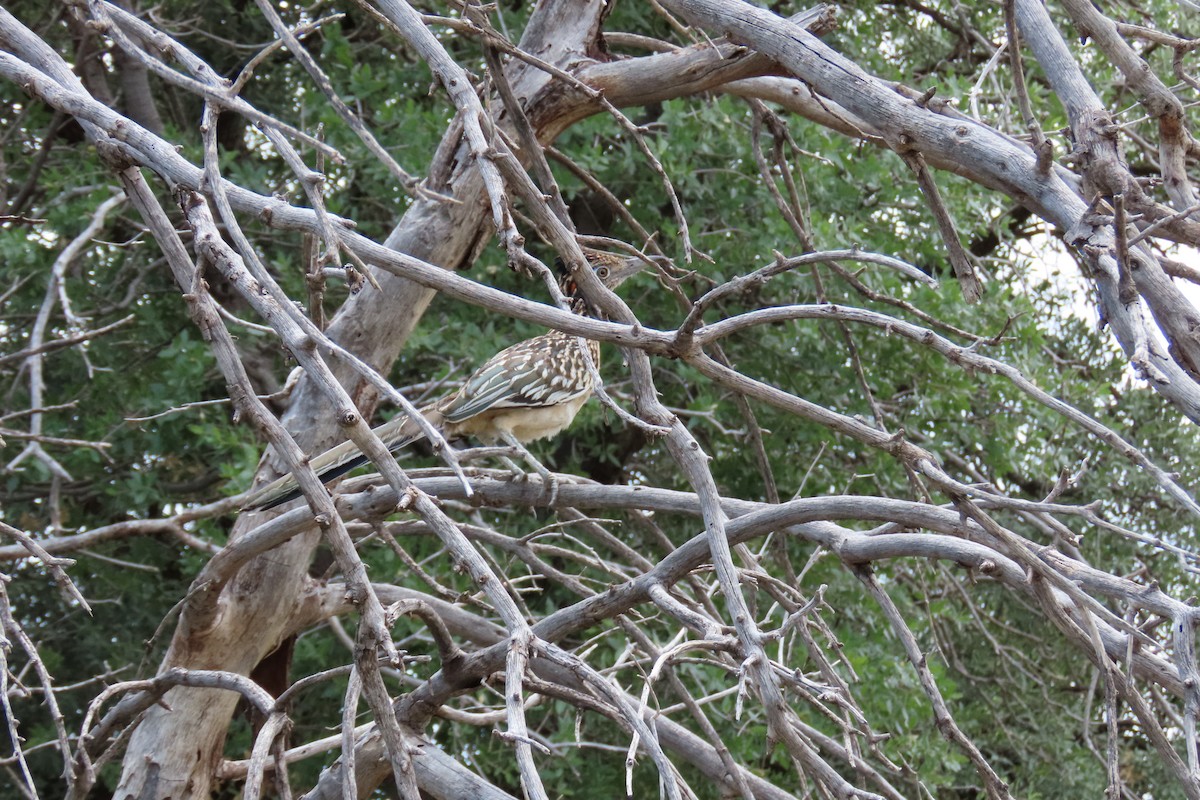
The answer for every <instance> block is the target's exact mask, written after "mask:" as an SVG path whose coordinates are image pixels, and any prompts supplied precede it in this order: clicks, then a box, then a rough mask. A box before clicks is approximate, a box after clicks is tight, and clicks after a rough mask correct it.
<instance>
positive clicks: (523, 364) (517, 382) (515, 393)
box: [440, 333, 592, 423]
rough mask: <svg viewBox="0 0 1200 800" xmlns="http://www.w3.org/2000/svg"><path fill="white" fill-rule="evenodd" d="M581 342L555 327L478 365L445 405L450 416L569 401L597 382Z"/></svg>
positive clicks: (458, 418)
mask: <svg viewBox="0 0 1200 800" xmlns="http://www.w3.org/2000/svg"><path fill="white" fill-rule="evenodd" d="M577 347H578V345H577V344H576V342H574V341H572V340H571V338H568V337H567V336H566V335H564V334H555V333H550V334H546V335H545V336H538V337H536V338H534V339H528V340H526V341H524V342H520V343H518V344H515V345H513V346H512V347H509V348H507V349H505V350H502V351H500V352H499V353H497V354H496V355H495V356H493V357H492V358H491V359H489V360H488V362H487V363H486V364H484V365H483V366H482V367H480V368H479V369H477V370H475V372H473V373H472V374H471V376H470V377H469V378H467V380H466V382H465V383H464V384H463V387H462V388H461V389H460V390H459V391H458V392H457V393H456V394H455V395H453V396H452V397H451V398H450V399H449V401H448V402H447V403H446V404H445V405H443V406H442V407H441V409H440V410H441V411H442V413H443V414H445V417H446V421H447V422H450V423H458V422H462V421H464V420H467V419H470V418H471V417H474V416H476V415H478V414H482V413H483V412H485V411H490V410H493V409H499V408H538V407H542V406H554V405H558V404H559V403H563V402H566V401H567V400H569V399H571V398H573V397H576V396H578V395H579V394H581V393H582V392H586V391H588V390H589V389H591V386H592V382H591V376H590V375H589V374H588V373H587V371H586V369H585V368H584V367H583V365H582V363H581V362H580V360H579V357H578V355H577V354H576V353H575V352H574V351H575V350H576V348H577Z"/></svg>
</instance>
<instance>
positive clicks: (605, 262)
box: [554, 247, 650, 300]
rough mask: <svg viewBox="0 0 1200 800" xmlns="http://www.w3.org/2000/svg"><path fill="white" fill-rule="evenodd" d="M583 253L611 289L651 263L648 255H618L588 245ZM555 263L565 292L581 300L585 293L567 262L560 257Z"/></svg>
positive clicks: (597, 275)
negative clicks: (580, 289)
mask: <svg viewBox="0 0 1200 800" xmlns="http://www.w3.org/2000/svg"><path fill="white" fill-rule="evenodd" d="M583 255H584V257H585V258H586V259H587V262H588V266H590V267H591V268H592V274H593V275H595V276H596V277H597V278H599V279H600V282H601V283H603V284H604V285H605V286H607V287H608V288H609V289H616V288H617V287H618V286H620V285H621V284H622V283H624V282H625V281H626V279H628V278H630V277H631V276H633V275H636V274H637V273H639V272H641V271H642V270H643V269H645V268H646V266H647V265H648V264H649V263H650V261H649V260H648V257H638V256H626V255H618V254H616V253H610V252H608V251H606V250H592V249H591V248H586V247H585V248H584V249H583ZM554 265H555V266H556V267H557V268H558V272H559V276H560V278H559V286H561V288H562V292H563V294H565V295H566V296H567V297H569V298H571V299H572V300H581V299H582V296H583V295H582V293H581V292H580V291H579V283H578V282H577V281H576V279H575V276H574V275H573V274H571V270H570V269H568V268H567V265H566V263H565V262H564V261H563V260H562V258H561V257H559V258H557V259H555V262H554Z"/></svg>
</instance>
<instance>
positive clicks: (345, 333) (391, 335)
mask: <svg viewBox="0 0 1200 800" xmlns="http://www.w3.org/2000/svg"><path fill="white" fill-rule="evenodd" d="M602 10H603V3H600V2H595V0H568V1H566V2H550V3H543V4H542V6H541V7H540V8H539V9H538V10H537V11H536V12H535V14H534V16H533V18H532V19H531V21H530V24H529V28H528V29H527V32H526V36H525V39H524V40H523V41H522V44H521V46H522V47H523V48H524V49H526V50H527V51H529V52H533V53H537V54H539V56H540V57H542V58H544V59H549V60H551V61H552V62H554V63H558V64H560V65H566V64H569V63H570V62H572V61H578V60H580V59H582V58H585V57H586V53H587V52H588V46H589V44H590V43H591V42H593V41H594V39H595V36H596V33H597V31H598V27H599V20H600V15H601V13H602ZM512 72H513V76H512V79H511V80H512V82H513V85H514V91H515V92H516V93H517V96H518V97H522V98H528V99H532V102H531V105H536V104H538V103H539V102H542V101H541V96H542V95H543V93H544V92H547V91H549V92H552V93H553V92H559V93H561V92H562V89H561V84H559V85H558V86H550V80H549V78H548V77H547V76H546V75H545V74H544V73H541V72H539V71H537V70H534V69H532V68H530V67H528V66H527V65H525V64H522V63H520V62H516V63H515V64H514V65H513V67H512ZM577 102H578V101H576V104H577ZM547 105H550V106H553V107H561V108H563V109H567V108H570V107H571V105H572V104H571V103H565V104H561V105H560V104H558V103H553V104H547ZM560 119H561V115H555V116H554V117H552V118H544V117H543V118H542V119H540V120H535V122H536V123H537V124H538V128H539V131H540V133H541V135H548V133H547V132H549V131H553V132H554V133H557V132H558V131H559V130H561V127H562V125H561V122H560ZM447 135H448V136H455V137H456V138H457V134H455V133H453V132H451V133H448V134H447ZM443 144H444V146H443V148H442V150H444V151H446V152H448V153H452V154H453V155H452V157H451V158H449V159H448V161H449V164H450V165H453V171H452V172H451V177H450V178H449V180H448V181H447V185H446V186H445V187H444V188H442V187H438V190H439V191H441V192H442V193H444V194H447V195H449V196H451V197H454V198H455V199H457V200H459V201H460V202H459V203H446V202H441V201H438V200H431V199H421V200H418V201H417V202H416V203H415V204H414V205H413V206H412V207H411V208H410V210H409V211H408V212H407V213H406V214H405V215H404V217H403V218H402V219H401V221H400V223H399V224H398V225H397V226H396V228H395V230H393V232H392V234H391V235H390V236H389V237H388V239H387V241H386V244H387V245H388V246H389V247H391V248H393V249H395V250H398V251H400V252H405V253H408V254H410V255H413V256H415V257H417V258H420V259H422V260H424V261H427V262H430V263H433V264H439V265H442V266H444V267H446V268H448V269H454V268H456V267H458V266H460V265H462V264H464V263H465V262H466V261H467V260H468V259H469V257H470V256H471V254H472V251H473V250H474V248H475V246H476V243H477V242H478V239H479V237H480V236H481V235H489V234H490V232H487V231H485V230H484V224H485V220H486V213H485V212H486V211H487V208H488V206H487V197H486V193H485V190H484V186H483V183H482V180H481V178H480V174H479V171H478V169H477V168H476V167H475V165H474V162H473V159H472V157H471V155H470V153H469V152H468V151H467V149H466V147H465V146H459V144H458V143H457V142H455V141H451V142H449V143H443ZM438 166H439V165H434V169H433V170H432V171H434V172H436V171H437V168H438ZM376 278H377V280H378V282H379V284H380V287H381V289H382V291H375V290H372V289H366V290H364V291H362V292H361V293H359V294H358V295H356V296H354V297H353V298H351V300H350V301H349V302H348V303H347V304H346V305H345V306H344V307H343V308H342V310H341V311H340V312H339V313H338V315H337V316H336V318H335V319H334V321H333V324H332V325H331V326H330V329H329V335H330V337H331V338H332V339H333V340H334V341H336V342H338V343H339V344H340V345H342V346H343V347H345V348H347V349H348V350H350V351H351V352H354V353H355V354H357V355H358V356H359V357H360V358H361V359H363V360H364V361H365V362H367V363H368V364H370V365H372V366H373V367H375V368H376V369H378V370H380V371H381V372H384V373H386V372H387V370H388V367H389V366H390V364H391V363H392V362H393V361H394V360H395V358H396V357H397V355H399V353H400V350H401V349H402V348H403V346H404V343H405V342H406V341H407V338H408V335H409V334H410V333H411V332H412V330H413V328H415V327H416V325H417V323H418V322H419V321H420V319H421V315H422V314H423V313H424V311H425V309H426V308H427V307H428V305H429V302H430V300H432V298H433V292H432V290H429V289H426V288H424V287H422V286H418V285H416V284H414V283H411V282H410V281H407V280H404V279H402V278H397V277H395V276H393V275H390V274H388V273H383V272H380V273H378V274H377V276H376ZM333 368H334V370H335V372H336V373H337V374H338V377H339V379H340V380H341V381H342V382H343V385H346V386H348V388H349V391H350V394H351V396H352V397H354V398H355V400H356V401H357V402H358V403H359V405H360V408H362V410H363V412H364V413H366V414H369V413H371V411H372V410H373V408H374V404H375V399H376V398H375V393H374V392H373V391H372V390H371V389H369V387H367V386H366V385H365V384H364V383H363V382H361V381H359V380H357V378H356V376H355V375H354V374H352V373H351V372H350V371H349V370H348V369H346V368H344V367H338V366H337V365H336V364H335V365H333ZM284 421H285V423H286V424H287V426H288V429H289V430H291V431H292V432H293V435H294V436H295V437H296V439H297V441H298V442H299V443H300V445H301V447H303V448H305V449H306V450H307V451H309V452H313V451H319V450H321V449H322V448H324V447H325V446H327V445H328V444H330V443H331V442H332V441H333V439H334V438H335V436H336V434H337V432H338V425H337V422H336V420H335V419H333V415H332V414H331V413H330V412H329V409H328V406H327V404H326V402H325V400H324V398H323V397H321V396H320V395H319V394H318V392H317V390H316V388H315V387H313V386H312V385H311V384H309V383H308V382H307V381H303V380H302V381H301V383H300V385H299V386H298V387H297V390H296V394H295V396H294V399H293V401H292V406H291V408H290V410H289V411H288V413H287V415H286V417H285V419H284ZM263 467H264V468H266V470H265V471H266V475H267V477H274V475H277V474H278V473H279V470H278V468H277V467H276V466H275V465H274V463H273V458H272V456H271V454H268V455H267V456H266V457H265V458H264V462H263ZM262 471H263V470H261V469H260V472H262ZM262 520H263V515H261V514H245V515H243V516H242V517H241V518H240V519H239V520H238V522H237V524H236V525H235V526H234V530H233V534H232V538H233V539H236V538H237V537H238V536H239V535H240V534H242V533H244V532H246V531H248V530H250V529H251V528H253V527H254V526H255V525H257V524H259V523H260V522H262ZM319 541H320V536H319V533H318V531H317V530H316V529H310V530H309V531H306V532H305V533H304V534H302V535H300V536H296V537H295V538H293V539H292V540H291V541H289V542H288V543H287V544H285V545H283V546H282V547H279V548H277V549H275V550H273V551H271V552H270V553H268V554H266V555H264V556H261V557H259V558H257V559H255V560H254V561H253V562H252V563H250V564H249V565H247V566H246V567H245V568H243V569H242V570H241V572H240V573H239V574H238V577H237V579H236V580H235V581H233V582H232V583H231V585H230V586H229V587H228V588H227V589H226V591H225V592H224V593H223V594H222V596H221V597H220V598H219V600H218V601H217V608H216V613H215V614H214V615H209V614H204V615H201V616H202V620H201V621H200V624H199V625H197V624H196V620H195V619H194V618H193V615H192V614H190V613H189V611H188V609H186V608H185V610H184V612H183V613H182V615H181V616H180V621H179V624H178V626H177V628H176V631H175V634H174V637H173V639H172V642H171V646H170V648H169V650H168V652H167V655H166V657H165V658H164V660H163V664H162V669H167V668H169V667H186V668H192V669H220V670H229V671H234V672H238V673H241V674H249V672H250V670H251V669H253V668H254V666H255V665H256V664H257V663H258V662H259V661H260V660H261V659H262V658H263V657H264V656H266V655H267V654H268V653H270V652H271V651H272V650H274V649H275V647H276V646H278V644H279V642H280V641H281V640H282V639H283V638H284V637H286V636H287V635H289V634H290V632H291V628H292V619H293V614H294V612H295V610H296V609H297V607H298V605H299V603H300V601H301V599H302V597H303V595H304V593H305V592H306V591H307V590H309V589H310V588H311V581H310V579H309V577H308V566H309V562H310V561H311V558H312V554H313V551H314V549H315V548H316V546H317V544H318V543H319ZM236 704H237V697H236V696H235V695H233V694H232V693H229V692H224V693H221V692H214V691H211V690H196V689H191V688H185V687H180V688H176V689H174V690H172V691H171V692H170V693H169V694H168V695H167V696H166V698H165V703H164V705H160V706H155V707H154V708H152V709H151V710H150V711H149V712H147V714H146V716H145V718H144V719H143V720H142V721H141V723H140V724H139V725H138V727H137V729H136V730H135V731H134V733H133V736H132V737H131V739H130V742H129V746H128V749H127V750H126V755H125V761H124V771H123V773H122V776H121V782H120V785H119V787H118V790H117V793H116V796H117V797H138V798H168V797H169V798H172V800H185V799H188V798H197V799H198V798H207V797H208V796H209V793H210V791H211V788H212V787H211V781H212V775H213V772H214V768H215V766H216V765H217V763H218V762H219V760H220V758H221V756H222V745H223V743H224V739H225V733H226V730H227V728H228V725H229V721H230V718H231V716H232V714H233V710H234V707H235V706H236Z"/></svg>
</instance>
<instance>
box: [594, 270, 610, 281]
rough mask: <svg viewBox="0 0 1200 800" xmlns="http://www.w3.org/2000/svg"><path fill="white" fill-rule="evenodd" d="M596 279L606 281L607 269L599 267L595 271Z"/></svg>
mask: <svg viewBox="0 0 1200 800" xmlns="http://www.w3.org/2000/svg"><path fill="white" fill-rule="evenodd" d="M596 277H598V278H599V279H600V280H605V279H607V278H608V267H600V268H598V269H597V270H596Z"/></svg>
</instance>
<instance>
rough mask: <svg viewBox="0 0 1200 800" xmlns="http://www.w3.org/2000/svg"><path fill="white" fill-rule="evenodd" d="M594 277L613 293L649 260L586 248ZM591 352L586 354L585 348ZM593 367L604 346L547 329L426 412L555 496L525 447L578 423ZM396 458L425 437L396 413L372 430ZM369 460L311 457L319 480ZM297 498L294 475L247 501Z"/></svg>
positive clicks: (355, 453)
mask: <svg viewBox="0 0 1200 800" xmlns="http://www.w3.org/2000/svg"><path fill="white" fill-rule="evenodd" d="M586 254H587V258H588V262H589V263H590V264H591V266H592V270H593V271H594V272H595V274H596V276H597V277H598V278H600V280H601V281H603V282H604V284H605V285H606V286H608V287H609V288H610V289H615V288H616V287H617V286H619V285H620V284H621V283H622V282H623V281H624V280H625V279H626V278H628V277H629V276H630V275H633V274H634V273H636V272H637V271H638V270H640V269H641V268H642V267H643V265H644V263H645V262H644V261H642V260H641V259H638V258H624V257H621V256H616V255H613V254H612V253H604V252H600V251H586ZM562 288H563V293H564V294H566V295H567V297H568V298H570V301H571V310H572V311H573V312H575V313H576V314H587V313H588V311H589V306H588V303H587V301H586V300H584V299H583V296H582V295H581V294H580V293H579V291H578V288H577V286H576V284H575V281H574V280H573V279H572V278H571V277H570V276H569V275H567V276H565V277H564V279H563V287H562ZM585 348H586V349H585ZM585 353H588V354H589V355H590V356H591V359H592V363H593V364H595V365H597V366H598V365H599V363H600V343H599V342H594V341H592V340H590V339H580V337H578V336H575V335H573V334H569V333H563V332H562V331H550V332H549V333H546V334H543V335H541V336H535V337H534V338H532V339H526V340H525V341H523V342H520V343H518V344H514V345H513V346H512V347H508V348H506V349H504V350H501V351H500V352H499V353H497V354H496V355H494V356H492V357H491V358H490V359H488V361H487V363H485V364H484V365H483V366H482V367H480V368H479V369H477V370H475V372H473V373H471V376H470V377H468V378H467V380H466V381H465V382H464V383H463V385H462V388H461V389H459V390H458V391H457V392H454V393H453V394H451V395H448V396H446V397H443V398H442V399H441V400H438V401H436V402H434V403H431V404H430V405H428V406H426V407H425V408H423V409H421V414H422V415H423V416H424V417H425V419H427V420H429V422H430V423H431V424H432V425H433V426H434V427H435V428H437V429H438V430H440V431H441V432H442V435H443V436H445V437H446V439H449V440H453V439H461V438H463V437H466V436H474V437H475V438H477V439H480V440H482V441H483V442H485V443H489V444H491V443H495V442H503V443H504V444H506V445H508V446H509V447H511V448H513V449H514V450H515V451H516V452H517V453H519V454H520V455H521V456H522V457H523V458H524V459H525V460H526V461H527V462H528V463H529V464H530V466H532V467H534V468H535V469H536V470H537V472H538V473H540V474H541V475H542V477H543V479H545V480H546V481H547V483H548V484H549V485H550V486H551V492H552V493H553V491H554V482H553V479H552V478H551V476H550V473H549V471H548V470H546V468H545V467H543V466H542V465H541V464H540V463H539V462H538V461H537V459H535V458H534V457H533V456H532V455H531V454H530V453H529V451H528V450H526V449H525V444H526V443H528V442H533V441H537V440H538V439H546V438H549V437H551V436H554V435H556V434H557V433H559V432H560V431H562V430H563V429H565V428H566V427H567V426H569V425H570V424H571V422H572V421H573V420H574V419H575V415H576V414H578V413H579V409H580V408H582V407H583V404H584V403H586V402H587V400H588V398H589V397H591V394H592V386H593V383H592V373H591V371H590V370H589V369H588V364H587V360H586V359H585V358H584V354H585ZM375 434H376V435H377V436H378V437H379V438H380V439H381V440H383V443H384V444H385V445H387V447H388V450H389V451H391V452H392V453H396V452H397V451H399V450H401V449H403V448H405V447H407V446H408V445H410V444H412V443H413V442H414V441H416V440H417V439H420V438H421V437H422V434H421V431H420V428H419V427H418V426H417V424H416V423H415V422H414V421H412V420H411V419H409V418H408V417H407V416H405V415H400V416H397V417H395V418H393V419H391V420H389V421H387V422H385V423H384V424H383V425H380V426H379V427H378V428H376V429H375ZM366 462H367V457H366V456H364V455H363V454H362V453H361V452H359V450H358V447H357V446H356V445H355V444H354V442H350V441H347V442H343V443H342V444H340V445H338V446H337V447H335V448H333V449H332V450H328V451H326V452H324V453H322V454H321V455H319V456H316V457H315V458H313V459H312V461H311V465H312V468H313V470H314V471H315V472H316V473H317V476H318V477H319V478H321V480H322V481H324V482H326V483H328V482H329V481H331V480H333V479H335V478H338V477H341V476H342V475H345V474H346V473H347V472H349V471H350V470H352V469H354V468H355V467H358V466H360V465H362V464H365V463H366ZM299 496H300V490H299V489H298V488H297V486H296V480H295V478H293V477H292V476H291V475H284V476H283V477H282V478H279V479H278V480H276V481H274V482H273V483H269V484H267V485H266V486H263V487H261V488H260V489H258V490H257V491H255V492H253V493H251V494H250V496H249V497H247V498H246V502H245V504H244V506H243V508H245V509H250V510H265V509H269V508H274V507H275V506H278V505H280V504H282V503H286V502H288V501H289V500H292V499H295V498H296V497H299Z"/></svg>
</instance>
